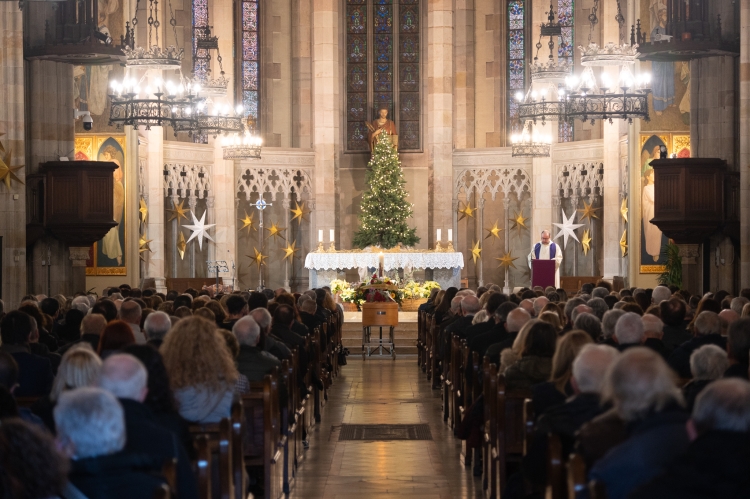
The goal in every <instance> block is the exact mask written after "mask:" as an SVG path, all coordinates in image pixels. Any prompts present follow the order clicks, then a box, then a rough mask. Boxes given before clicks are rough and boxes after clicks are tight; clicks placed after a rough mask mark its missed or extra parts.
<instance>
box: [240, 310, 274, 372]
mask: <svg viewBox="0 0 750 499" xmlns="http://www.w3.org/2000/svg"><path fill="white" fill-rule="evenodd" d="M232 333H234V335H235V336H236V337H237V342H238V343H239V344H240V354H239V355H238V356H237V370H238V371H239V372H240V374H244V375H245V376H247V379H248V381H262V380H263V377H264V376H265V375H266V374H268V373H270V372H271V370H272V369H273V368H274V367H278V366H280V365H281V362H279V359H277V358H276V357H274V356H273V355H271V354H270V353H268V352H264V351H263V349H262V348H261V347H260V346H259V345H258V343H259V341H260V340H261V334H260V326H258V323H257V322H255V319H253V318H252V317H250V316H248V315H246V316H245V317H243V318H241V319H239V320H238V321H237V322H236V323H235V324H234V326H233V327H232Z"/></svg>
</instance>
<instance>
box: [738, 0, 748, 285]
mask: <svg viewBox="0 0 750 499" xmlns="http://www.w3.org/2000/svg"><path fill="white" fill-rule="evenodd" d="M740 27H741V30H740V32H741V35H740V78H739V84H740V88H739V91H740V99H739V101H740V102H739V104H740V109H739V118H740V157H739V167H740V168H739V169H740V248H741V251H740V286H739V287H740V288H747V287H750V32H748V30H749V29H750V0H741V1H740Z"/></svg>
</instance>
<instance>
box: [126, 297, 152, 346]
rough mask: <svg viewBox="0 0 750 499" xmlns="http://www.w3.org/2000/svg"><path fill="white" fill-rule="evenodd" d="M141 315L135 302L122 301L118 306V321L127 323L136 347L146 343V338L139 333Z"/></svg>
mask: <svg viewBox="0 0 750 499" xmlns="http://www.w3.org/2000/svg"><path fill="white" fill-rule="evenodd" d="M141 313H142V311H141V306H140V305H138V302H137V301H135V300H128V301H124V302H122V305H120V319H121V320H122V321H124V322H127V323H128V326H130V329H132V330H133V336H135V342H136V344H138V345H144V344H145V343H146V336H145V335H144V334H143V332H142V331H141Z"/></svg>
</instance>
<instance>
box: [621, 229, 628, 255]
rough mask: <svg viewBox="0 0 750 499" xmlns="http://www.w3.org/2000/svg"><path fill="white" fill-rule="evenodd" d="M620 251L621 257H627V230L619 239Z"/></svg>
mask: <svg viewBox="0 0 750 499" xmlns="http://www.w3.org/2000/svg"><path fill="white" fill-rule="evenodd" d="M620 251H621V252H622V256H628V229H625V232H623V233H622V237H621V238H620Z"/></svg>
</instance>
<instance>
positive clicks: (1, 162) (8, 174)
mask: <svg viewBox="0 0 750 499" xmlns="http://www.w3.org/2000/svg"><path fill="white" fill-rule="evenodd" d="M3 135H5V134H3ZM0 154H4V155H3V156H2V157H0V180H1V181H3V182H5V187H7V188H8V190H10V181H11V180H15V181H16V182H18V183H21V184H23V180H21V179H20V178H18V176H17V175H16V172H17V171H18V170H20V169H21V168H23V166H24V165H18V166H11V165H10V163H11V160H12V159H13V150H12V149H11V148H10V147H9V148H8V150H7V151H6V150H5V148H4V147H3V146H2V145H1V144H0Z"/></svg>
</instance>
